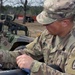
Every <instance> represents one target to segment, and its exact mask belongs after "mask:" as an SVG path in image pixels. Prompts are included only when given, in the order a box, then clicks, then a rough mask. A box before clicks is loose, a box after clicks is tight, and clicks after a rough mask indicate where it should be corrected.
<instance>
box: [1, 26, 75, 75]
mask: <svg viewBox="0 0 75 75" xmlns="http://www.w3.org/2000/svg"><path fill="white" fill-rule="evenodd" d="M74 39H75V27H73V29H72V31H71V32H70V33H69V34H68V35H67V36H66V37H65V38H59V37H58V36H53V35H50V34H49V33H48V31H47V30H45V31H44V32H43V33H42V35H41V36H40V37H38V38H36V39H35V40H34V41H33V42H32V43H30V44H28V45H27V46H26V49H24V50H19V51H13V52H11V51H10V52H9V51H3V52H2V54H1V56H0V57H1V61H0V63H2V65H3V67H5V68H6V67H7V68H9V67H10V68H12V67H13V66H15V67H16V66H17V65H16V62H15V59H16V57H17V56H18V55H21V54H24V53H26V54H28V55H31V56H32V57H33V58H34V59H35V60H34V63H33V64H32V66H31V75H38V74H40V75H61V74H62V75H72V74H75V71H74V69H75V65H74V64H75V55H74V53H75V41H74ZM65 40H66V41H65ZM63 41H64V42H63ZM0 53H1V52H0ZM43 57H44V61H45V63H42V62H38V61H37V60H39V59H41V58H43ZM51 64H55V65H58V66H59V67H60V68H61V69H62V70H63V72H65V73H62V72H59V71H57V70H55V69H53V68H51V67H49V66H48V65H51ZM68 73H69V74H68Z"/></svg>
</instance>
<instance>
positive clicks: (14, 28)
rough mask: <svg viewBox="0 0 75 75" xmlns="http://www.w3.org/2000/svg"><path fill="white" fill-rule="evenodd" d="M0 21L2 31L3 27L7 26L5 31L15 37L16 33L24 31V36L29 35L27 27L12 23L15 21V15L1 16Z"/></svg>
mask: <svg viewBox="0 0 75 75" xmlns="http://www.w3.org/2000/svg"><path fill="white" fill-rule="evenodd" d="M0 19H1V21H4V22H0V23H2V25H1V24H0V26H2V27H3V30H4V31H5V30H6V29H5V28H4V27H5V26H7V27H8V28H7V30H8V31H9V32H11V33H12V34H16V35H17V32H18V31H24V34H25V36H28V35H29V30H28V28H27V26H24V25H21V24H19V23H16V22H14V20H15V19H16V16H15V15H8V14H7V15H5V14H2V15H0Z"/></svg>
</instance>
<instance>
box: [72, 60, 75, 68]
mask: <svg viewBox="0 0 75 75" xmlns="http://www.w3.org/2000/svg"><path fill="white" fill-rule="evenodd" d="M72 69H75V60H74V61H73V63H72Z"/></svg>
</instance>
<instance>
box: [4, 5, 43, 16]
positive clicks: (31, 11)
mask: <svg viewBox="0 0 75 75" xmlns="http://www.w3.org/2000/svg"><path fill="white" fill-rule="evenodd" d="M42 10H43V7H42V6H27V8H26V14H27V15H37V14H38V13H40V12H41V11H42ZM3 11H4V12H3V13H5V14H10V13H11V14H22V15H23V14H24V10H23V6H17V7H12V6H9V5H6V6H4V7H3Z"/></svg>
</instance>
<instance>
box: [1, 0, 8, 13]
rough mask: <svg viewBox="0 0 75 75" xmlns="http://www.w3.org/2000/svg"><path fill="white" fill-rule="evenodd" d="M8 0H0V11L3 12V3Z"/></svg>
mask: <svg viewBox="0 0 75 75" xmlns="http://www.w3.org/2000/svg"><path fill="white" fill-rule="evenodd" d="M7 1H8V0H0V13H3V11H4V3H6V2H7Z"/></svg>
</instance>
